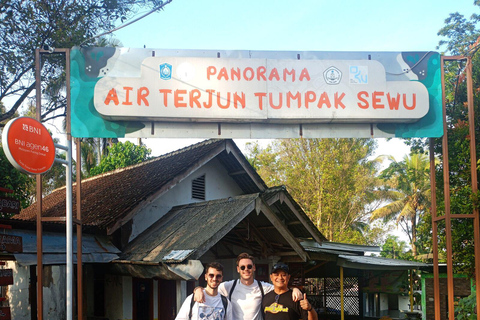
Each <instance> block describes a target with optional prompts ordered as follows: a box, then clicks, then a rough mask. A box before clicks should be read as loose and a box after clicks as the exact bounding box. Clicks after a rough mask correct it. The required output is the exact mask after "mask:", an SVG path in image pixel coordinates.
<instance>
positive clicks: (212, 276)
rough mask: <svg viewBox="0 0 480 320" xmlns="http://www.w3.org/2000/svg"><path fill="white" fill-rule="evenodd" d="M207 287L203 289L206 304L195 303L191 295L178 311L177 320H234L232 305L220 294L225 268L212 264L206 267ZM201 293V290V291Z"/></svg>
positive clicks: (218, 264) (216, 263) (215, 263)
mask: <svg viewBox="0 0 480 320" xmlns="http://www.w3.org/2000/svg"><path fill="white" fill-rule="evenodd" d="M205 270H206V271H205V281H206V282H207V286H206V287H205V288H202V290H201V291H202V293H203V295H204V297H205V301H204V302H194V301H193V294H191V295H189V296H188V297H187V298H186V299H185V301H184V302H183V304H182V307H181V308H180V310H179V311H178V314H177V317H176V318H175V320H190V319H192V320H232V319H233V318H232V304H231V303H230V302H229V301H228V300H227V298H225V297H223V296H221V295H220V294H219V293H218V286H219V285H220V283H221V282H222V279H223V266H222V265H221V264H220V263H218V262H212V263H209V264H207V265H206V267H205ZM199 291H200V290H199Z"/></svg>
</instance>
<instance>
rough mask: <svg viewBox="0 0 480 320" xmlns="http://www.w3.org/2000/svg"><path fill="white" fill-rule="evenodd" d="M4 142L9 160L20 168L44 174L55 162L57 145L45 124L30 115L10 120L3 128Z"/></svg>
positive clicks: (31, 172) (24, 170)
mask: <svg viewBox="0 0 480 320" xmlns="http://www.w3.org/2000/svg"><path fill="white" fill-rule="evenodd" d="M2 144H3V149H4V151H5V156H7V159H8V161H10V163H11V164H12V165H13V166H14V167H15V168H17V169H18V170H20V171H22V172H25V173H29V174H42V173H45V172H47V171H48V170H50V168H51V167H52V165H53V163H54V162H55V145H54V143H53V139H52V136H51V135H50V133H49V132H48V130H47V128H45V126H44V125H43V124H42V123H41V122H39V121H37V120H35V119H33V118H29V117H20V118H15V119H12V120H10V121H9V122H8V123H7V124H6V125H5V129H4V130H3V134H2Z"/></svg>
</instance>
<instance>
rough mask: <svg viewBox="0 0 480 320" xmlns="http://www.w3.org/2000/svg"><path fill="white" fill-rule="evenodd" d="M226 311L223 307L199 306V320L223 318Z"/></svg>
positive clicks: (220, 319)
mask: <svg viewBox="0 0 480 320" xmlns="http://www.w3.org/2000/svg"><path fill="white" fill-rule="evenodd" d="M224 318H225V311H224V310H223V308H215V307H210V306H199V307H198V320H223V319H224Z"/></svg>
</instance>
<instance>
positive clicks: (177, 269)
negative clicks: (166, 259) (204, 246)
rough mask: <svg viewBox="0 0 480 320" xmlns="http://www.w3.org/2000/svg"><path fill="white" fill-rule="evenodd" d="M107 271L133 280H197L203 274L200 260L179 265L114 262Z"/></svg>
mask: <svg viewBox="0 0 480 320" xmlns="http://www.w3.org/2000/svg"><path fill="white" fill-rule="evenodd" d="M109 270H110V271H111V272H112V273H116V274H122V275H129V276H132V277H135V278H146V279H148V278H161V279H166V280H198V278H199V277H200V276H201V275H202V273H203V265H202V262H201V261H200V260H188V261H186V263H181V264H167V263H155V262H150V263H149V262H135V261H126V260H116V261H113V262H112V263H111V264H109Z"/></svg>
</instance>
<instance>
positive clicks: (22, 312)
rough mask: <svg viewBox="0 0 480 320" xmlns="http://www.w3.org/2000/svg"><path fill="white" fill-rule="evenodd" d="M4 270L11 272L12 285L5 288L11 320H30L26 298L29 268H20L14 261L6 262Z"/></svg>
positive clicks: (29, 307) (28, 304)
mask: <svg viewBox="0 0 480 320" xmlns="http://www.w3.org/2000/svg"><path fill="white" fill-rule="evenodd" d="M5 269H12V270H13V285H10V286H8V288H7V298H8V304H9V305H10V313H11V314H12V319H18V320H30V319H31V317H30V312H31V305H30V301H29V298H28V296H29V292H28V286H29V282H30V271H29V267H21V266H19V265H18V263H16V262H14V261H7V262H6V264H5Z"/></svg>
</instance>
